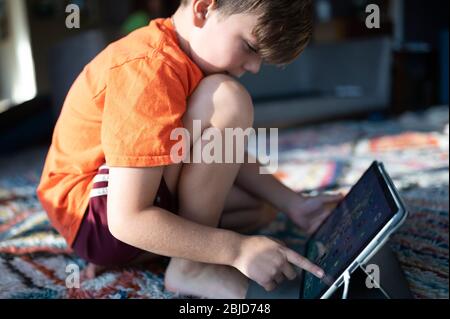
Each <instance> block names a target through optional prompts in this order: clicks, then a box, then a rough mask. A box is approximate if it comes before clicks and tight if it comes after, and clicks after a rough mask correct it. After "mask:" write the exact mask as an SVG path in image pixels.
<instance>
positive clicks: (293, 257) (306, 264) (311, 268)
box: [284, 248, 325, 279]
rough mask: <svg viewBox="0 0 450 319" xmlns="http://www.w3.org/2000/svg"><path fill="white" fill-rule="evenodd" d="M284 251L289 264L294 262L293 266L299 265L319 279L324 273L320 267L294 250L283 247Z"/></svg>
mask: <svg viewBox="0 0 450 319" xmlns="http://www.w3.org/2000/svg"><path fill="white" fill-rule="evenodd" d="M284 252H285V254H286V258H287V260H288V261H289V262H290V263H291V264H294V265H295V266H297V267H300V268H302V269H304V270H306V271H308V272H310V273H312V274H313V275H314V276H316V277H317V278H319V279H320V278H322V277H323V276H324V275H325V272H324V271H323V269H322V268H320V267H319V266H317V265H315V264H313V263H312V262H311V261H309V260H308V259H306V258H305V257H303V256H301V255H299V254H297V253H296V252H295V251H293V250H291V249H289V248H285V249H284Z"/></svg>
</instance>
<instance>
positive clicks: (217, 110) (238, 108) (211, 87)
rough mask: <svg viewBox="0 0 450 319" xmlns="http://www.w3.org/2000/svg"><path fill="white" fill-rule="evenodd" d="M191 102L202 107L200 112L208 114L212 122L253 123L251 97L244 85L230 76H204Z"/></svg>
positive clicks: (247, 125) (249, 125)
mask: <svg viewBox="0 0 450 319" xmlns="http://www.w3.org/2000/svg"><path fill="white" fill-rule="evenodd" d="M191 102H193V103H194V104H197V107H198V108H200V109H203V110H202V111H203V112H202V114H210V120H211V122H212V124H214V122H219V123H222V124H226V125H228V126H232V127H242V128H248V127H251V126H252V125H253V118H254V109H253V102H252V98H251V96H250V94H249V93H248V91H247V90H246V89H245V87H244V86H243V85H242V84H240V83H239V82H237V81H236V80H235V79H234V78H232V77H230V76H227V75H224V74H216V75H211V76H208V77H206V78H205V79H203V80H202V81H201V82H200V84H199V86H198V87H197V90H196V92H195V93H194V95H193V98H192V99H191ZM208 102H209V103H208ZM191 106H193V105H191ZM191 106H190V107H191ZM205 108H206V109H205ZM188 110H189V108H188ZM218 126H221V125H218Z"/></svg>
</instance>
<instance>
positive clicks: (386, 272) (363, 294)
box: [331, 245, 413, 299]
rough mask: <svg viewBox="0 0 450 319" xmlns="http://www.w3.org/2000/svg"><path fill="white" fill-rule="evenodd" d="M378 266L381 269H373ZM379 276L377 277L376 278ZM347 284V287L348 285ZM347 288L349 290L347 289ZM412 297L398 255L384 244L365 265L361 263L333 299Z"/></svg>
mask: <svg viewBox="0 0 450 319" xmlns="http://www.w3.org/2000/svg"><path fill="white" fill-rule="evenodd" d="M374 266H377V267H378V269H379V271H375V272H374V271H373V269H376V267H374ZM376 278H377V279H376ZM346 286H347V287H346ZM346 288H347V291H345V290H346ZM343 297H346V299H412V298H413V296H412V294H411V291H410V290H409V287H408V282H407V281H406V278H405V275H404V273H403V271H402V269H401V267H400V264H399V262H398V260H397V257H396V256H395V255H394V253H393V252H392V250H391V249H390V247H389V246H388V245H384V246H383V247H382V248H381V249H380V250H379V251H378V252H377V253H376V254H375V255H374V256H373V257H372V258H371V259H370V261H369V262H367V263H366V264H365V265H359V267H358V268H357V269H355V271H354V272H353V273H352V274H351V275H350V276H349V281H348V285H346V284H345V282H344V283H343V284H342V285H341V287H340V288H339V289H337V290H336V292H335V293H334V294H333V296H332V297H331V299H341V298H343Z"/></svg>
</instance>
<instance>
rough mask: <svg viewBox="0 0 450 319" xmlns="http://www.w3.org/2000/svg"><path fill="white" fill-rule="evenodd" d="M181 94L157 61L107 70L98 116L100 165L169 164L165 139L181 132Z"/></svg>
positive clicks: (170, 72)
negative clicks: (102, 160) (100, 149)
mask: <svg viewBox="0 0 450 319" xmlns="http://www.w3.org/2000/svg"><path fill="white" fill-rule="evenodd" d="M186 99H187V94H186V92H185V90H184V87H183V85H182V82H181V80H180V78H179V77H178V75H177V74H176V72H175V71H174V69H173V68H172V67H171V66H169V65H167V64H166V63H164V62H163V61H158V60H156V61H150V60H149V59H147V58H142V59H136V60H133V61H130V62H127V63H125V64H123V65H121V66H118V67H115V68H113V69H111V70H110V73H109V77H108V83H107V87H106V92H105V102H104V110H103V116H102V134H101V139H102V147H103V152H104V154H105V158H106V163H107V164H108V165H109V166H118V167H152V166H162V165H169V164H172V163H173V162H172V160H171V157H170V150H171V148H172V146H173V145H174V144H175V143H177V141H172V140H171V139H170V135H171V132H172V130H174V129H175V128H180V127H183V124H182V121H181V119H182V116H183V114H184V112H185V110H186V103H187V102H186Z"/></svg>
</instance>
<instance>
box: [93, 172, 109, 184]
mask: <svg viewBox="0 0 450 319" xmlns="http://www.w3.org/2000/svg"><path fill="white" fill-rule="evenodd" d="M108 180H109V175H108V174H98V175H95V177H94V184H95V183H100V182H107V181H108Z"/></svg>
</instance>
